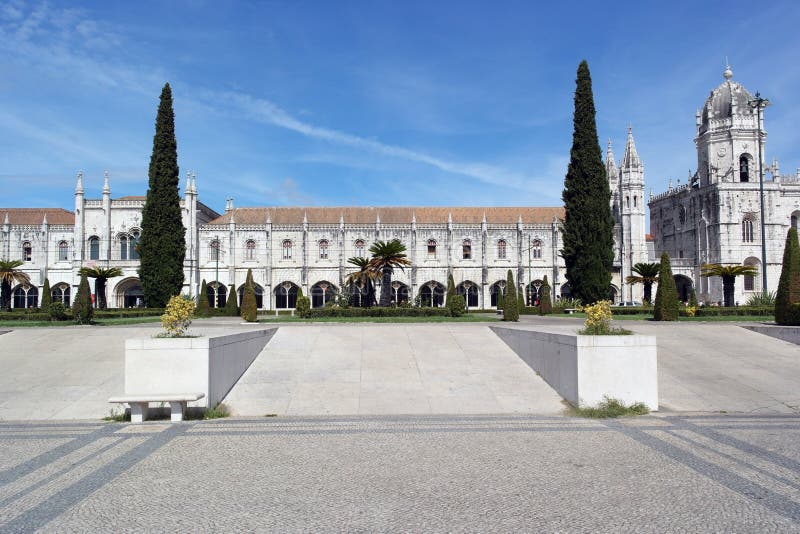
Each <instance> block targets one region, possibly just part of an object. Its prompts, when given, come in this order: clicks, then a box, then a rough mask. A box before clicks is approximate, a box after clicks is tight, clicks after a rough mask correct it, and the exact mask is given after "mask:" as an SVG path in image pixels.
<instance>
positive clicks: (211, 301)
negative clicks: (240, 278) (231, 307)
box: [206, 282, 228, 308]
mask: <svg viewBox="0 0 800 534" xmlns="http://www.w3.org/2000/svg"><path fill="white" fill-rule="evenodd" d="M206 293H208V305H209V306H210V307H212V308H224V307H225V302H226V298H225V297H227V296H228V288H226V287H225V285H224V284H220V283H219V282H211V283H210V284H208V285H206Z"/></svg>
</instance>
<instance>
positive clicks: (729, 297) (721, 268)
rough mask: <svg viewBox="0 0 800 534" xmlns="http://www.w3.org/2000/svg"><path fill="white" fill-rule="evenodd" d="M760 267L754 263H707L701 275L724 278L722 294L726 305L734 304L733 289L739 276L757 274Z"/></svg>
mask: <svg viewBox="0 0 800 534" xmlns="http://www.w3.org/2000/svg"><path fill="white" fill-rule="evenodd" d="M757 274H758V269H756V268H755V267H754V266H752V265H722V264H721V263H706V264H705V265H703V266H702V267H701V273H700V276H705V277H709V276H719V277H721V278H722V294H723V296H724V299H725V306H733V290H734V286H735V284H736V277H737V276H755V275H757Z"/></svg>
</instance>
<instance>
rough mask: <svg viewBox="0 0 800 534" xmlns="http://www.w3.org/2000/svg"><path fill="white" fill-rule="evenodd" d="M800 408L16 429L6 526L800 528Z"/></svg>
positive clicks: (8, 436)
mask: <svg viewBox="0 0 800 534" xmlns="http://www.w3.org/2000/svg"><path fill="white" fill-rule="evenodd" d="M798 438H800V416H797V415H741V414H737V415H725V414H704V415H696V416H692V415H678V416H673V415H670V416H664V415H660V416H648V417H641V418H635V419H625V420H616V421H596V420H583V419H573V418H567V417H545V416H530V415H506V416H499V415H485V416H480V415H475V416H435V415H420V416H397V417H391V416H380V417H363V416H362V417H359V416H352V417H278V418H268V419H265V418H261V419H223V420H216V421H207V422H191V421H189V422H184V423H178V424H170V423H167V422H159V421H154V422H150V423H146V424H144V425H126V424H113V423H94V422H84V423H79V422H30V423H24V422H3V423H0V532H23V531H24V532H31V531H43V532H44V531H46V532H86V531H104V532H120V531H136V532H152V531H193V532H196V531H225V532H230V531H282V532H284V531H300V530H322V531H389V530H392V531H445V530H446V531H520V530H524V531H569V532H578V531H580V532H590V531H591V532H596V531H605V532H633V531H637V532H640V531H646V532H687V531H691V532H698V531H723V532H800V448H799V447H797V443H798Z"/></svg>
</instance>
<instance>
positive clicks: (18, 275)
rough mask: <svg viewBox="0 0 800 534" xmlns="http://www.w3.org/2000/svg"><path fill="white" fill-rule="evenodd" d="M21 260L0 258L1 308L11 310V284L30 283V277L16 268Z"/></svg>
mask: <svg viewBox="0 0 800 534" xmlns="http://www.w3.org/2000/svg"><path fill="white" fill-rule="evenodd" d="M22 263H23V262H22V261H21V260H0V302H2V306H0V307H2V308H3V309H6V310H8V311H11V286H13V285H14V284H30V283H31V279H30V277H29V276H28V275H27V274H25V273H24V272H22V271H20V270H19V269H17V267H19V266H20V265H22Z"/></svg>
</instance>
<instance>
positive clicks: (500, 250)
mask: <svg viewBox="0 0 800 534" xmlns="http://www.w3.org/2000/svg"><path fill="white" fill-rule="evenodd" d="M497 258H498V259H501V260H504V259H506V240H505V239H501V240H499V241H498V242H497Z"/></svg>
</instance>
